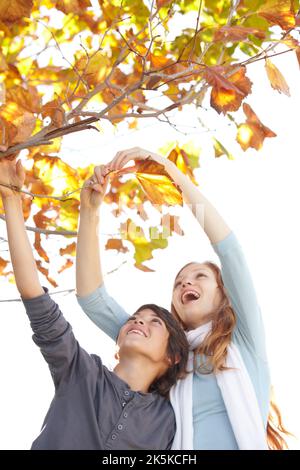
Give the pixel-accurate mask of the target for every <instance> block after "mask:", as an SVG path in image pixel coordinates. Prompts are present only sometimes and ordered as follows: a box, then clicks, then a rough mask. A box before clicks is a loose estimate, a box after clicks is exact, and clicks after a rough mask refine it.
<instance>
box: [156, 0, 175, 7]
mask: <svg viewBox="0 0 300 470" xmlns="http://www.w3.org/2000/svg"><path fill="white" fill-rule="evenodd" d="M171 1H172V0H156V6H157V8H162V7H166V6H167V5H168V4H169V3H171Z"/></svg>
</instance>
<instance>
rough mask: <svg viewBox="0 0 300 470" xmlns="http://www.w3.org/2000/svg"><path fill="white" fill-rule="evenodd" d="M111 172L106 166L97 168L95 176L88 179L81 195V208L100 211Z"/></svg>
mask: <svg viewBox="0 0 300 470" xmlns="http://www.w3.org/2000/svg"><path fill="white" fill-rule="evenodd" d="M108 174H109V170H108V169H107V166H106V165H100V166H95V168H94V174H93V176H91V177H90V178H88V179H87V180H86V181H85V183H84V185H83V188H82V190H81V193H80V207H81V208H83V209H98V207H99V206H100V204H101V203H102V201H103V198H104V195H105V192H106V189H107V186H108V183H109V176H108Z"/></svg>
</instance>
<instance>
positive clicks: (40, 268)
mask: <svg viewBox="0 0 300 470" xmlns="http://www.w3.org/2000/svg"><path fill="white" fill-rule="evenodd" d="M36 265H37V268H38V270H39V271H40V272H41V273H42V274H43V275H44V276H45V277H46V279H47V280H48V282H49V283H50V284H51V285H52V286H53V287H58V284H57V282H56V281H55V280H54V279H52V278H51V277H50V276H49V269H47V268H45V267H44V266H42V262H41V261H40V260H37V261H36Z"/></svg>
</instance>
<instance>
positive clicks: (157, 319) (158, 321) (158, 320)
mask: <svg viewBox="0 0 300 470" xmlns="http://www.w3.org/2000/svg"><path fill="white" fill-rule="evenodd" d="M152 321H155V322H157V323H159V324H160V325H161V324H162V322H161V320H160V319H159V318H153V320H152Z"/></svg>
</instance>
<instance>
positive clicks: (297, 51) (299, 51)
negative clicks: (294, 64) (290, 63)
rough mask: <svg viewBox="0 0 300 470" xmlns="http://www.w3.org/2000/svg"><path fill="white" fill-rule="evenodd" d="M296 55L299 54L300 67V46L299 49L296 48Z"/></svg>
mask: <svg viewBox="0 0 300 470" xmlns="http://www.w3.org/2000/svg"><path fill="white" fill-rule="evenodd" d="M296 56H297V60H298V64H299V67H300V46H299V47H297V49H296Z"/></svg>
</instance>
